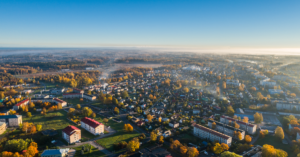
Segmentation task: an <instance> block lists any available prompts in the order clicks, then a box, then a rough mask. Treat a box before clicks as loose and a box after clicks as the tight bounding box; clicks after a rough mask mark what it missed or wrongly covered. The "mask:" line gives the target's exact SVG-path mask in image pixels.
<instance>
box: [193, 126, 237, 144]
mask: <svg viewBox="0 0 300 157" xmlns="http://www.w3.org/2000/svg"><path fill="white" fill-rule="evenodd" d="M193 127H194V135H195V136H197V137H200V138H203V139H208V140H210V141H218V142H220V143H225V144H227V145H228V146H229V147H230V146H231V142H232V137H231V136H228V135H225V134H222V133H220V132H218V131H215V130H212V129H209V128H206V127H204V126H201V125H198V124H193Z"/></svg>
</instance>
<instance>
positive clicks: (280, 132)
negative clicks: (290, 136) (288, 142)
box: [275, 126, 284, 140]
mask: <svg viewBox="0 0 300 157" xmlns="http://www.w3.org/2000/svg"><path fill="white" fill-rule="evenodd" d="M275 136H276V137H277V138H279V139H280V140H283V139H284V132H283V130H282V127H280V126H277V128H276V129H275Z"/></svg>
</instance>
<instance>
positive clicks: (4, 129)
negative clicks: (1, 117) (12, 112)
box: [0, 122, 6, 135]
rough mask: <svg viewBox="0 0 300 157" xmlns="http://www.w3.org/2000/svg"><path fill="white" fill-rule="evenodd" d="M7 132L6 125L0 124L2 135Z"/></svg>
mask: <svg viewBox="0 0 300 157" xmlns="http://www.w3.org/2000/svg"><path fill="white" fill-rule="evenodd" d="M5 131H6V123H5V122H0V135H1V134H3V133H4V132H5Z"/></svg>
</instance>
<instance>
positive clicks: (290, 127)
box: [289, 124, 300, 131]
mask: <svg viewBox="0 0 300 157" xmlns="http://www.w3.org/2000/svg"><path fill="white" fill-rule="evenodd" d="M295 127H297V128H300V125H296V124H289V131H292V130H293V129H294V128H295Z"/></svg>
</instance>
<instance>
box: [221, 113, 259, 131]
mask: <svg viewBox="0 0 300 157" xmlns="http://www.w3.org/2000/svg"><path fill="white" fill-rule="evenodd" d="M220 122H221V123H224V124H227V125H228V123H229V122H231V123H233V122H236V123H237V124H238V125H240V129H242V130H245V131H246V132H247V133H248V134H251V135H253V134H255V133H256V128H257V126H256V125H255V124H250V123H245V122H243V121H240V120H237V119H233V118H230V117H228V116H221V118H220Z"/></svg>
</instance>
